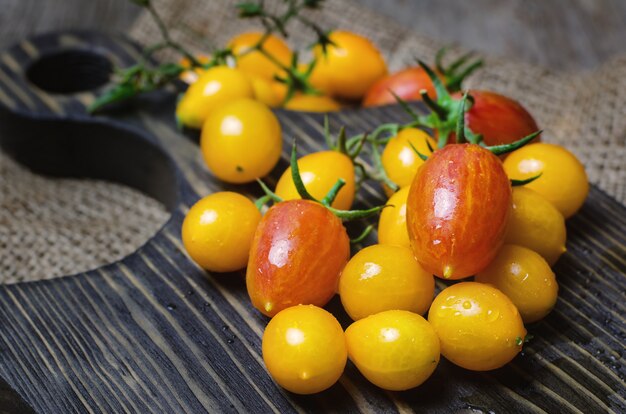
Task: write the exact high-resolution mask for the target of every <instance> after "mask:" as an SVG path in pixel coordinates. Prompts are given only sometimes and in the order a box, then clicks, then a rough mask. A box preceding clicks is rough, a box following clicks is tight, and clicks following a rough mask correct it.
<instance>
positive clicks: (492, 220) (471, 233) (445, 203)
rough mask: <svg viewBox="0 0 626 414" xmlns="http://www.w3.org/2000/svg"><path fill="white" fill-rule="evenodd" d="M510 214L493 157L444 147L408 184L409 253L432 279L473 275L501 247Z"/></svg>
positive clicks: (469, 148) (475, 149)
mask: <svg viewBox="0 0 626 414" xmlns="http://www.w3.org/2000/svg"><path fill="white" fill-rule="evenodd" d="M510 210H511V185H510V183H509V179H508V177H507V175H506V173H505V172H504V169H503V167H502V163H501V162H500V160H499V159H498V157H496V156H495V155H493V154H492V153H491V152H489V151H487V150H486V149H484V148H482V147H480V146H478V145H473V144H450V145H447V146H446V147H444V148H443V149H440V150H438V151H435V152H434V153H433V155H431V156H430V157H429V159H428V160H427V161H426V162H425V163H424V165H422V167H421V168H420V169H419V170H418V171H417V174H416V175H415V178H414V180H413V183H412V184H411V189H410V191H409V197H408V200H407V227H408V231H409V239H410V240H411V247H412V248H413V253H414V254H415V257H416V258H417V261H418V262H419V263H420V264H421V265H422V267H423V268H424V269H425V270H427V271H428V272H431V273H433V274H435V275H437V276H443V277H444V278H446V279H461V278H464V277H467V276H471V275H474V274H476V273H477V272H479V271H481V270H483V269H484V268H485V267H486V266H487V265H488V264H489V262H491V260H492V259H493V258H494V257H495V255H496V253H497V251H498V249H499V248H500V246H502V243H503V241H504V236H505V233H506V224H507V220H508V217H509V213H510Z"/></svg>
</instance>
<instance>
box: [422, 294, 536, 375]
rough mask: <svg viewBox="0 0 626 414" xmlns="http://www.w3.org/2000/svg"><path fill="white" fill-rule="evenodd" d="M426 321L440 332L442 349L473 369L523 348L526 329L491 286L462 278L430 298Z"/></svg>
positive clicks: (492, 364)
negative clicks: (433, 297) (431, 299)
mask: <svg viewBox="0 0 626 414" xmlns="http://www.w3.org/2000/svg"><path fill="white" fill-rule="evenodd" d="M428 321H429V322H430V323H431V324H432V326H433V328H435V331H436V332H437V335H438V336H439V340H440V341H441V353H442V354H443V356H445V357H446V358H447V359H448V360H450V361H451V362H453V363H454V364H456V365H458V366H460V367H463V368H466V369H471V370H473V371H488V370H491V369H496V368H500V367H501V366H503V365H505V364H507V363H508V362H509V361H511V360H512V359H513V358H514V357H515V355H517V354H518V353H519V352H520V351H521V350H522V345H523V342H524V338H525V337H526V329H524V324H523V322H522V318H521V316H520V314H519V312H518V310H517V308H516V307H515V305H514V304H513V302H511V300H510V299H509V298H508V297H507V296H506V295H505V294H504V293H502V292H500V291H499V290H498V289H496V288H494V287H493V286H489V285H485V284H482V283H478V282H462V283H457V284H455V285H452V286H450V287H448V288H446V289H444V290H443V291H442V292H441V293H439V295H437V297H436V298H435V300H434V301H433V304H432V305H431V307H430V311H429V312H428Z"/></svg>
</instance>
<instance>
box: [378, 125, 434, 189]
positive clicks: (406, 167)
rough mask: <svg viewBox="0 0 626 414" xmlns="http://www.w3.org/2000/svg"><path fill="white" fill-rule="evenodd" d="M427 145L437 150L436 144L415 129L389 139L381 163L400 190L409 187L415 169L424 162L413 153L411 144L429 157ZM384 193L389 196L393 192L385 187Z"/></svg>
mask: <svg viewBox="0 0 626 414" xmlns="http://www.w3.org/2000/svg"><path fill="white" fill-rule="evenodd" d="M428 143H430V146H431V147H432V148H437V143H436V142H435V140H434V139H432V138H431V137H430V135H428V134H427V133H426V132H424V131H422V130H421V129H417V128H406V129H403V130H402V131H400V132H399V133H398V135H397V136H395V137H393V138H391V139H390V140H389V142H388V143H387V145H386V146H385V149H384V150H383V153H382V154H381V161H382V164H383V168H384V169H385V172H386V173H387V176H388V177H389V178H390V179H391V181H393V182H394V183H396V184H398V186H400V188H402V187H407V186H410V185H411V183H412V182H413V177H415V174H416V173H417V169H418V168H419V167H421V165H422V164H423V163H424V161H423V160H422V159H421V158H420V157H419V156H418V155H417V154H416V153H415V151H414V150H413V148H411V144H413V146H414V147H415V148H416V149H417V150H418V151H419V152H420V153H422V154H424V155H430V154H432V152H431V151H430V149H428ZM384 189H385V193H387V196H391V194H393V192H392V191H391V190H390V189H389V188H387V187H386V186H385V188H384Z"/></svg>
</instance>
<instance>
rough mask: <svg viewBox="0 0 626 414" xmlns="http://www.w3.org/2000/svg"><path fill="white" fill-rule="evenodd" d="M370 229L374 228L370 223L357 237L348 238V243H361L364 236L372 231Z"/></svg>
mask: <svg viewBox="0 0 626 414" xmlns="http://www.w3.org/2000/svg"><path fill="white" fill-rule="evenodd" d="M372 230H374V225H373V224H370V225H368V226H367V227H366V228H365V229H364V230H363V231H362V232H361V234H359V235H358V236H357V237H355V238H354V239H350V244H357V243H361V242H362V241H363V240H365V238H366V237H367V236H369V235H370V233H371V232H372Z"/></svg>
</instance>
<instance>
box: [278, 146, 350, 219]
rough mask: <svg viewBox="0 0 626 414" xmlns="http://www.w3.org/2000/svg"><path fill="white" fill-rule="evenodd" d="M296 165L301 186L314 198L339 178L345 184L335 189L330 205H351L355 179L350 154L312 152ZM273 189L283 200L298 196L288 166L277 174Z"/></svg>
mask: <svg viewBox="0 0 626 414" xmlns="http://www.w3.org/2000/svg"><path fill="white" fill-rule="evenodd" d="M298 168H299V170H300V176H301V177H302V182H303V183H304V187H305V188H306V189H307V191H308V192H309V193H310V194H311V195H312V196H313V197H315V198H317V199H318V200H321V199H322V198H324V196H326V194H327V193H328V191H329V190H330V189H331V188H332V187H333V185H335V183H336V182H337V180H339V179H340V178H343V180H344V181H345V182H346V184H345V185H344V186H343V188H342V189H341V190H339V193H338V194H337V197H336V198H335V201H333V203H332V206H333V207H334V208H337V209H340V210H349V209H350V207H352V202H353V201H354V191H355V186H356V179H355V175H354V165H353V164H352V160H351V159H350V157H348V156H347V155H345V154H342V153H340V152H339V151H320V152H314V153H312V154H308V155H305V156H304V157H302V158H300V159H299V160H298ZM275 192H276V195H278V196H279V197H281V198H282V199H283V200H295V199H299V198H300V195H299V194H298V191H297V190H296V186H295V185H294V183H293V179H292V178H291V167H289V168H287V170H286V171H285V172H284V173H283V175H281V176H280V179H279V180H278V183H277V184H276V191H275Z"/></svg>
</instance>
